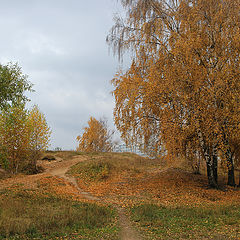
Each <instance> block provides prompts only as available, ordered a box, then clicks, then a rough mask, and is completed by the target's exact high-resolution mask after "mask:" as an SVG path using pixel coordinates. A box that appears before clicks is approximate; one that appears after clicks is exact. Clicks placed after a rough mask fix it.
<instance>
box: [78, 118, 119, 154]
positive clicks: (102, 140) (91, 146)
mask: <svg viewBox="0 0 240 240" xmlns="http://www.w3.org/2000/svg"><path fill="white" fill-rule="evenodd" d="M83 130H84V132H83V134H82V135H81V136H78V137H77V141H78V142H79V145H78V147H77V151H81V152H110V151H111V150H112V147H113V142H112V135H113V133H114V132H113V131H111V130H109V129H108V126H107V121H106V120H103V119H100V120H97V119H96V118H94V117H90V119H89V121H88V127H85V128H84V129H83Z"/></svg>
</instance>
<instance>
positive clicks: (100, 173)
mask: <svg viewBox="0 0 240 240" xmlns="http://www.w3.org/2000/svg"><path fill="white" fill-rule="evenodd" d="M87 156H88V160H86V161H83V162H80V163H78V164H76V165H75V166H73V167H72V168H71V170H70V171H69V172H68V174H71V175H75V176H78V177H81V178H83V179H85V180H87V181H102V180H106V179H107V178H110V177H112V176H114V175H116V174H122V173H128V174H130V175H134V174H137V173H140V172H142V170H143V169H144V168H145V167H149V166H151V162H150V161H149V160H146V159H145V158H143V157H140V156H138V155H136V154H132V153H121V154H119V153H99V154H96V153H95V154H88V155H87Z"/></svg>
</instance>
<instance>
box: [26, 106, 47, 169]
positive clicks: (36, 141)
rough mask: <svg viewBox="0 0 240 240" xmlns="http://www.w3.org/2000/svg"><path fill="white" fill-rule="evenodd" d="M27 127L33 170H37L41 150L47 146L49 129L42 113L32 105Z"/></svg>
mask: <svg viewBox="0 0 240 240" xmlns="http://www.w3.org/2000/svg"><path fill="white" fill-rule="evenodd" d="M27 124H28V128H29V135H30V143H29V144H30V152H31V154H30V158H31V164H32V167H33V170H35V172H37V160H38V159H39V158H40V156H41V154H42V152H43V151H45V150H47V148H48V147H49V142H50V137H51V130H50V127H49V126H48V124H47V121H46V118H45V116H44V114H43V113H42V112H41V111H40V110H39V107H38V106H37V105H34V106H33V107H32V108H31V109H30V111H29V113H28V122H27Z"/></svg>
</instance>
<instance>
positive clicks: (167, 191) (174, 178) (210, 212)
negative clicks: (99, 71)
mask: <svg viewBox="0 0 240 240" xmlns="http://www.w3.org/2000/svg"><path fill="white" fill-rule="evenodd" d="M47 154H48V155H51V156H54V158H55V160H51V161H46V160H45V161H39V164H40V165H41V166H42V167H43V168H45V172H44V173H41V174H37V175H29V176H26V175H17V176H9V175H6V174H4V173H2V175H1V176H2V180H1V184H0V239H6V238H7V239H121V227H120V225H119V222H118V221H119V219H118V213H117V209H119V208H122V209H125V211H126V214H127V216H128V217H129V218H130V219H131V221H132V224H133V227H135V228H136V229H137V230H138V231H139V232H140V234H141V236H142V239H239V238H240V228H239V226H240V191H239V189H237V188H232V187H224V188H222V190H214V189H209V188H208V186H207V178H206V176H205V175H195V174H193V173H191V172H190V171H188V170H187V169H184V168H179V167H171V168H169V167H168V166H167V165H166V163H165V162H164V161H163V160H161V159H147V158H143V157H140V156H138V155H135V154H131V153H99V154H98V153H93V154H81V153H76V152H48V153H47ZM71 166H72V167H71ZM58 169H59V170H61V169H68V171H67V173H66V177H65V178H63V177H59V176H57V175H53V174H52V173H53V171H56V170H58ZM64 174H65V173H64ZM73 177H74V178H73ZM70 179H76V181H77V184H78V186H79V189H80V190H81V191H82V192H86V194H89V195H92V196H95V197H96V199H98V200H97V201H93V200H89V199H86V196H84V194H82V193H81V191H80V190H79V189H77V188H76V186H75V185H74V184H73V182H71V181H70Z"/></svg>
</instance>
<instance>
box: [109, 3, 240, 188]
mask: <svg viewBox="0 0 240 240" xmlns="http://www.w3.org/2000/svg"><path fill="white" fill-rule="evenodd" d="M121 3H122V5H123V7H124V8H125V9H126V19H121V18H118V19H116V22H115V25H114V26H113V27H112V29H111V32H110V34H109V35H108V37H107V42H108V43H109V44H110V45H111V46H112V47H113V49H114V52H115V53H117V54H118V55H119V56H120V57H121V56H122V54H123V53H124V51H125V50H129V49H130V50H131V51H132V63H131V66H130V67H129V69H128V70H127V71H125V72H119V73H117V74H116V76H115V78H114V79H113V81H112V82H113V85H114V88H115V89H114V91H113V95H114V97H115V101H116V106H115V110H114V117H115V123H116V125H117V128H118V129H119V131H120V132H121V134H122V138H124V139H125V140H126V141H127V142H131V143H135V144H141V145H143V146H144V149H145V151H147V152H148V151H149V149H150V151H149V153H153V152H154V153H155V154H161V152H162V151H164V152H165V153H166V152H167V155H168V158H173V157H174V156H179V155H180V156H187V157H189V158H191V159H194V157H195V156H199V155H200V157H201V159H203V160H204V161H205V163H206V168H207V176H208V181H209V185H210V186H211V187H214V188H215V187H217V186H218V172H217V170H218V165H219V163H221V164H224V165H225V166H226V168H227V171H228V185H231V186H234V185H235V177H234V167H235V166H236V165H237V164H238V162H239V154H238V152H239V146H240V145H239V143H240V141H239V139H240V64H239V63H240V28H239V25H240V15H239V12H240V1H239V0H234V1H230V0H194V1H193V0H169V1H165V0H121Z"/></svg>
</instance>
